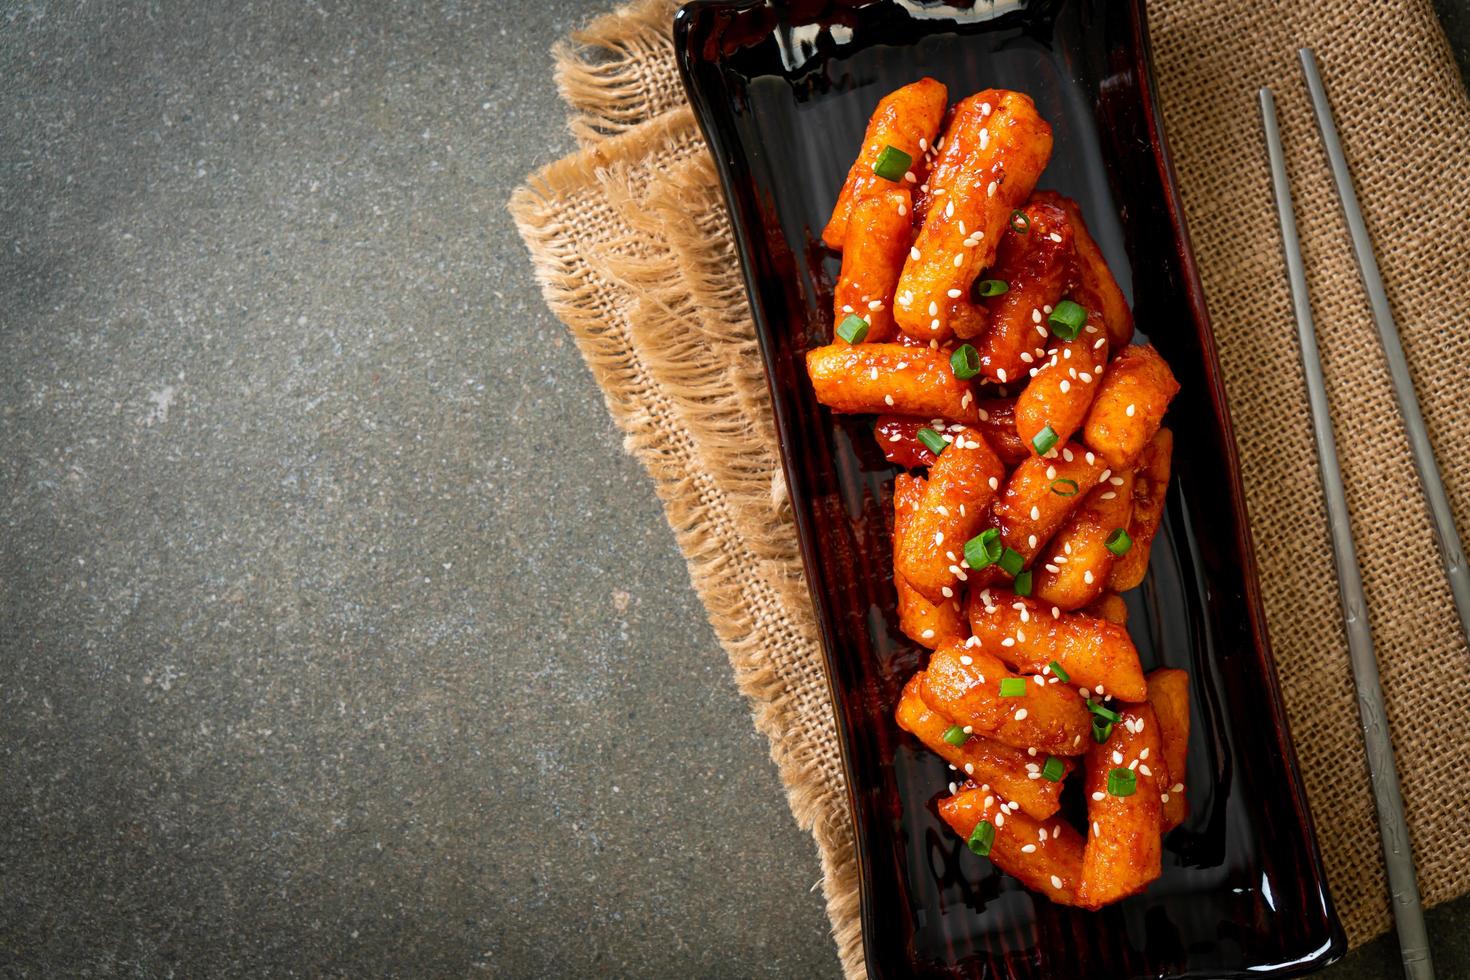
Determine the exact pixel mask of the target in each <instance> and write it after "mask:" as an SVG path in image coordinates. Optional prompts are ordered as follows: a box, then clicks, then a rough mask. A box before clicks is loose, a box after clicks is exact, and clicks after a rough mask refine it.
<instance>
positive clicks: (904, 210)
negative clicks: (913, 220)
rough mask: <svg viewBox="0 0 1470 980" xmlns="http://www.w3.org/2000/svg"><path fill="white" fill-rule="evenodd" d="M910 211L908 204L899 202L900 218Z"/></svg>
mask: <svg viewBox="0 0 1470 980" xmlns="http://www.w3.org/2000/svg"><path fill="white" fill-rule="evenodd" d="M908 213H909V206H908V205H907V204H904V203H903V202H902V201H900V202H898V216H899V217H900V218H902V217H903V216H904V215H906V214H908Z"/></svg>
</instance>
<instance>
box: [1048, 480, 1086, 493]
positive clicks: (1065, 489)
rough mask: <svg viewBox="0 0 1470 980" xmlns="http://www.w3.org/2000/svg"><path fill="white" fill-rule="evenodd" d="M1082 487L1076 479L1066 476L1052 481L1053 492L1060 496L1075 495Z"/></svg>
mask: <svg viewBox="0 0 1470 980" xmlns="http://www.w3.org/2000/svg"><path fill="white" fill-rule="evenodd" d="M1081 489H1082V488H1081V487H1079V486H1078V485H1077V481H1076V480H1069V479H1067V478H1066V477H1062V478H1061V479H1058V480H1053V481H1051V492H1052V493H1054V494H1056V495H1057V496H1058V497H1075V496H1077V491H1078V490H1081Z"/></svg>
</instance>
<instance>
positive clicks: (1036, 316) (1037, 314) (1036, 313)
mask: <svg viewBox="0 0 1470 980" xmlns="http://www.w3.org/2000/svg"><path fill="white" fill-rule="evenodd" d="M1031 322H1032V323H1040V322H1041V311H1040V310H1035V309H1033V310H1032V311H1031Z"/></svg>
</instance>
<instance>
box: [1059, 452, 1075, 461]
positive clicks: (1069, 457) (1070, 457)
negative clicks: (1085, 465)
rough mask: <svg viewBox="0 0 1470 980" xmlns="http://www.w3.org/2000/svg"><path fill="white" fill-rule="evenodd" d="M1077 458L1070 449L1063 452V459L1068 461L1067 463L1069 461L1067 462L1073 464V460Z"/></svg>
mask: <svg viewBox="0 0 1470 980" xmlns="http://www.w3.org/2000/svg"><path fill="white" fill-rule="evenodd" d="M1075 458H1076V457H1074V456H1073V455H1072V450H1070V449H1063V450H1062V459H1065V460H1066V461H1067V462H1069V463H1070V462H1072V460H1073V459H1075Z"/></svg>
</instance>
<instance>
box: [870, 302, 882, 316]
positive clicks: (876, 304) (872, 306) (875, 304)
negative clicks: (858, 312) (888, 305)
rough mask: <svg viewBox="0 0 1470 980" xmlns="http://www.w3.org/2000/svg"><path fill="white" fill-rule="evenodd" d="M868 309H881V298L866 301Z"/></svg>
mask: <svg viewBox="0 0 1470 980" xmlns="http://www.w3.org/2000/svg"><path fill="white" fill-rule="evenodd" d="M868 309H870V310H872V311H873V312H874V313H877V312H878V311H879V310H881V309H883V301H882V300H881V299H875V300H870V301H869V302H868Z"/></svg>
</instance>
